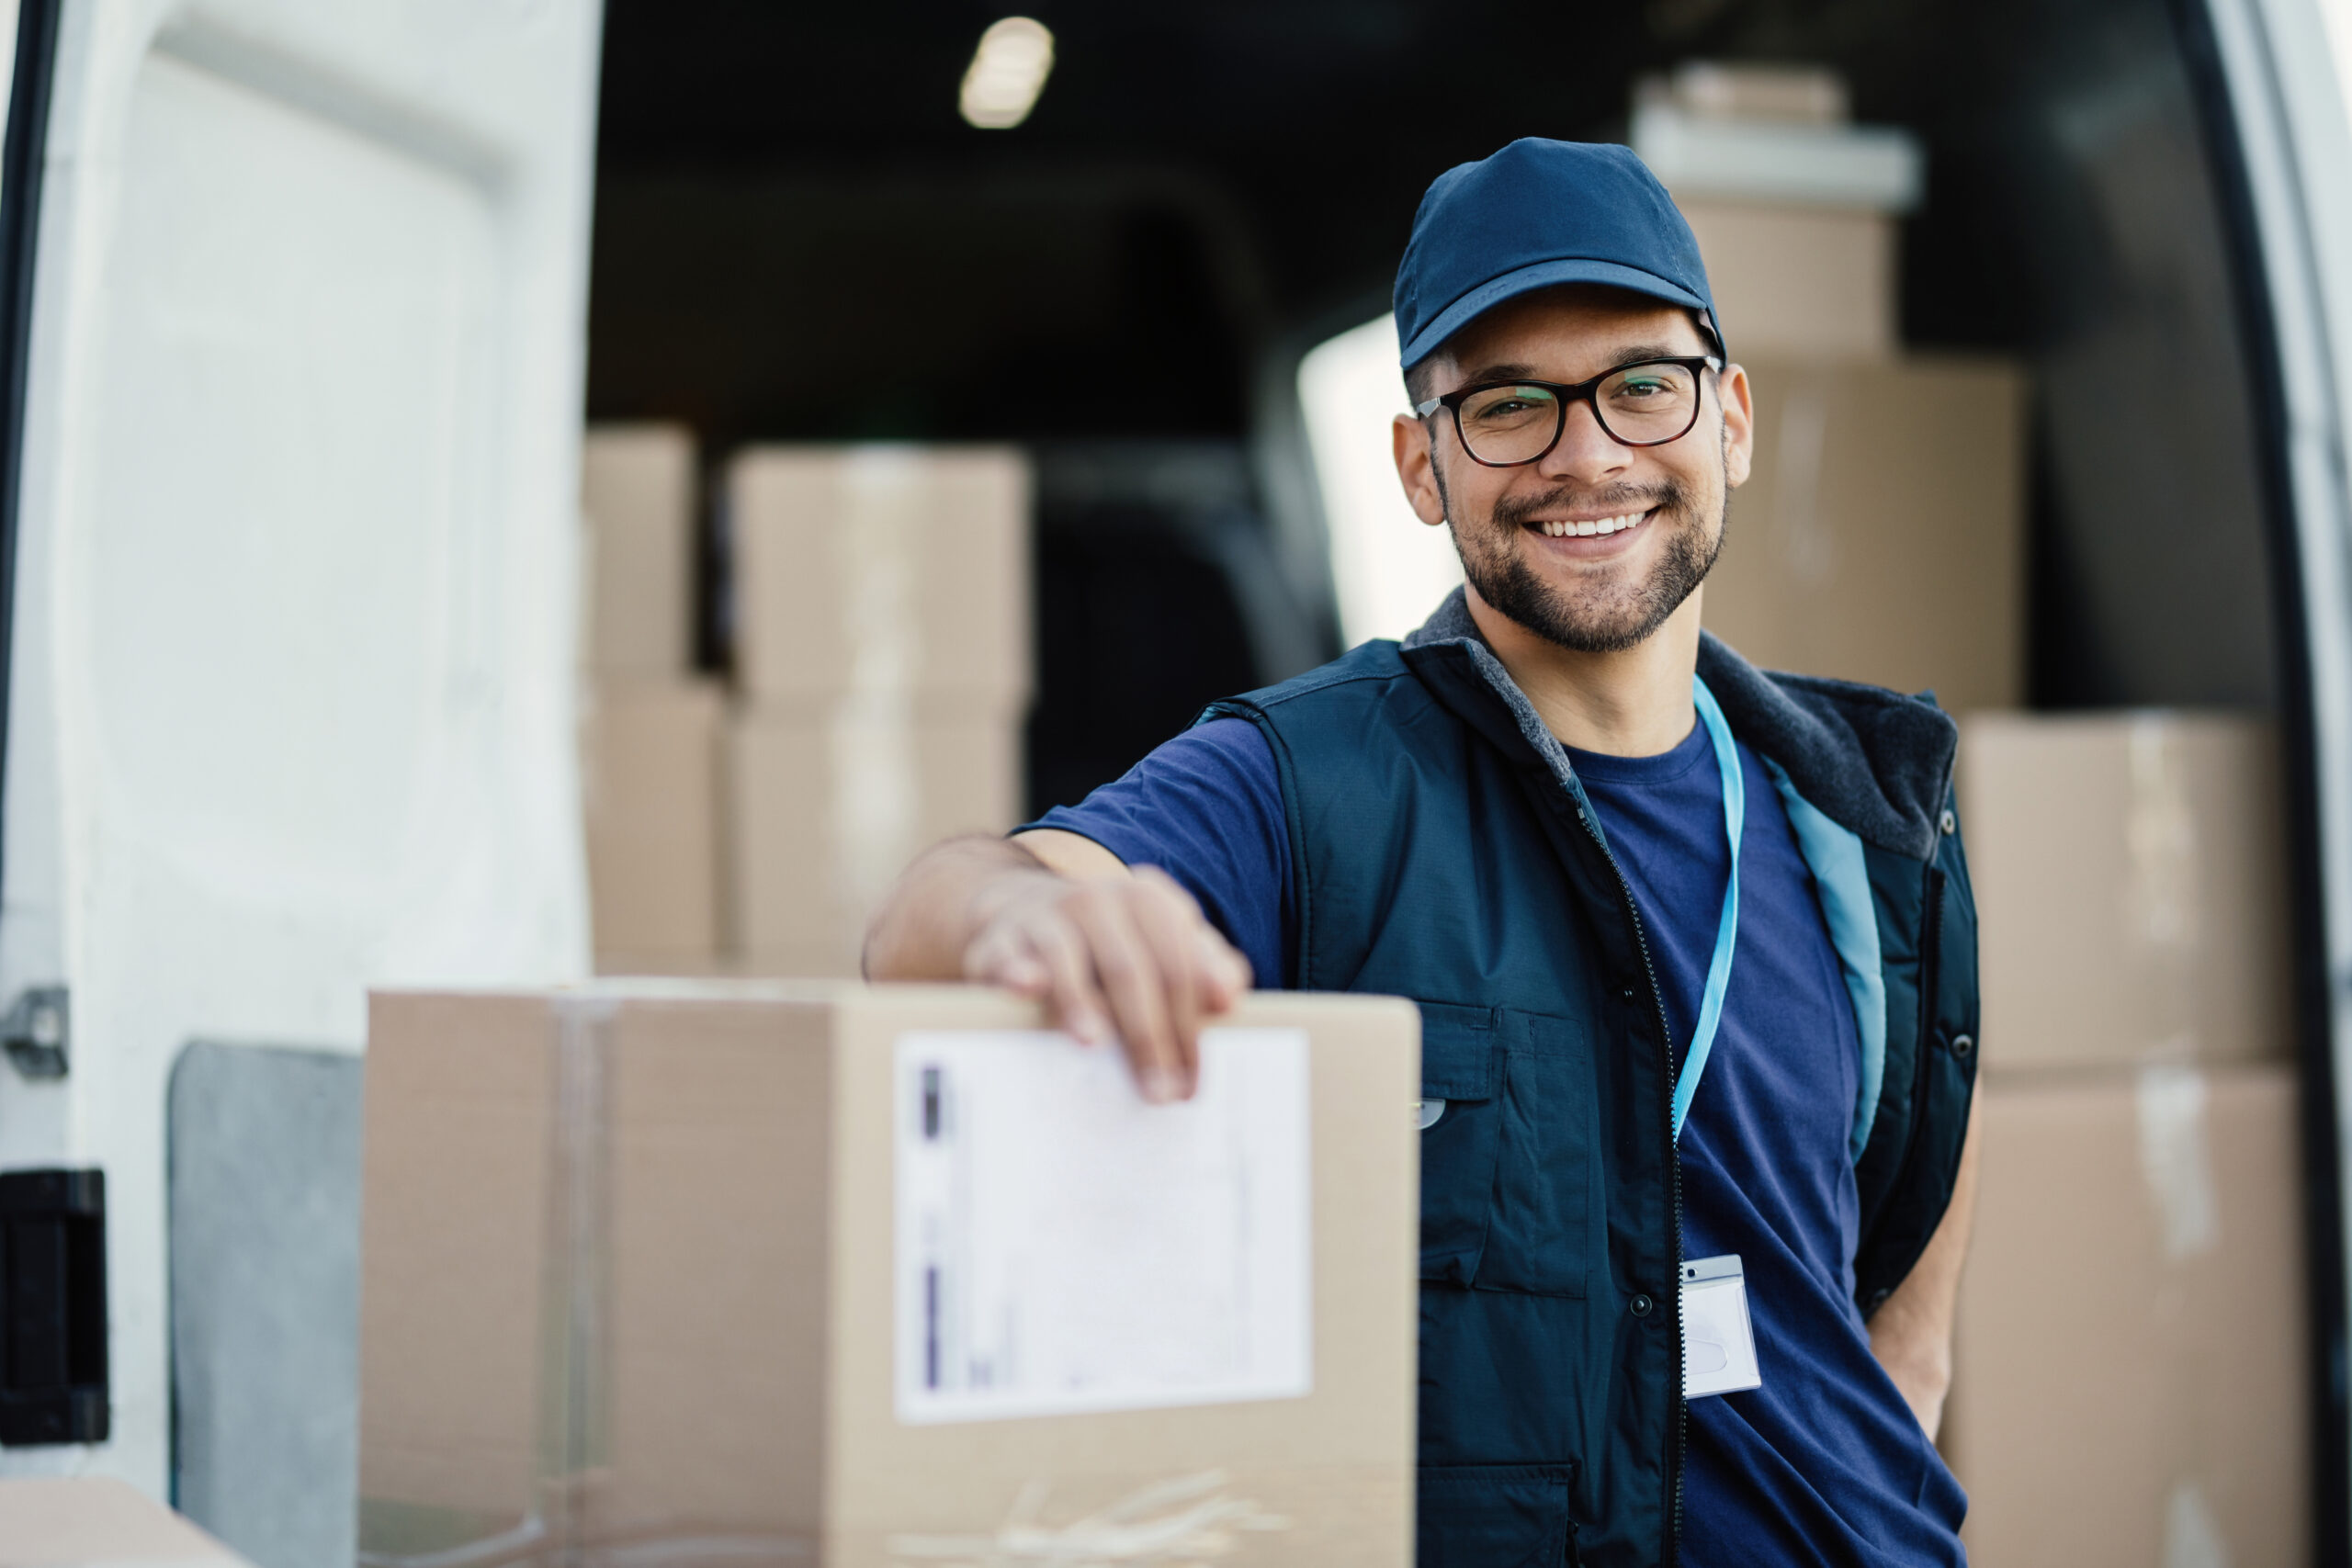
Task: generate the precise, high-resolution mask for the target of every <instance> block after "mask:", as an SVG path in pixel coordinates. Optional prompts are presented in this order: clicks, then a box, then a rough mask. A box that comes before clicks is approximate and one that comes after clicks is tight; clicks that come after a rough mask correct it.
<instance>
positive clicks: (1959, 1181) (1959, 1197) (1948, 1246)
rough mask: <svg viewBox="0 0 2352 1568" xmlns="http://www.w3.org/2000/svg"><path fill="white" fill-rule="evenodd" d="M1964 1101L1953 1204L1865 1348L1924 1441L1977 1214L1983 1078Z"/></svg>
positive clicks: (1944, 1381) (1874, 1321) (1939, 1411)
mask: <svg viewBox="0 0 2352 1568" xmlns="http://www.w3.org/2000/svg"><path fill="white" fill-rule="evenodd" d="M1977 1089H1978V1093H1977V1095H1976V1097H1975V1100H1974V1101H1973V1103H1972V1104H1971V1105H1970V1106H1969V1108H1968V1132H1967V1133H1966V1134H1965V1136H1964V1141H1963V1142H1962V1145H1961V1150H1960V1169H1959V1171H1958V1172H1957V1173H1956V1174H1955V1175H1954V1177H1953V1179H1952V1188H1951V1206H1950V1207H1948V1208H1947V1209H1945V1210H1944V1217H1943V1219H1942V1221H1941V1222H1940V1223H1939V1224H1937V1226H1936V1234H1935V1235H1932V1236H1930V1237H1928V1247H1927V1250H1926V1251H1924V1252H1922V1253H1920V1254H1919V1261H1918V1262H1917V1263H1915V1264H1913V1265H1912V1266H1911V1272H1910V1273H1909V1274H1908V1275H1907V1276H1905V1279H1904V1281H1903V1283H1901V1284H1900V1285H1897V1286H1896V1287H1895V1288H1894V1294H1893V1295H1891V1296H1889V1297H1887V1298H1886V1300H1885V1301H1884V1302H1883V1303H1881V1305H1880V1307H1879V1309H1878V1311H1877V1312H1875V1313H1873V1314H1871V1324H1870V1328H1871V1354H1872V1355H1874V1356H1876V1357H1877V1358H1878V1364H1879V1365H1880V1366H1882V1367H1884V1368H1885V1369H1886V1375H1887V1376H1888V1377H1890V1378H1893V1379H1894V1386H1895V1387H1896V1388H1898V1389H1901V1390H1902V1391H1903V1397H1904V1399H1905V1402H1907V1403H1908V1404H1910V1406H1911V1413H1912V1414H1913V1415H1915V1416H1917V1417H1918V1418H1919V1426H1920V1427H1921V1429H1922V1430H1924V1431H1925V1432H1926V1433H1927V1434H1928V1440H1929V1441H1931V1442H1932V1441H1933V1440H1934V1439H1935V1436H1936V1428H1937V1427H1940V1426H1941V1425H1942V1424H1943V1418H1944V1395H1945V1394H1946V1393H1950V1392H1951V1318H1952V1308H1953V1306H1954V1305H1955V1304H1956V1303H1957V1302H1958V1300H1959V1297H1960V1270H1961V1266H1962V1264H1963V1263H1965V1262H1966V1261H1967V1258H1968V1233H1969V1227H1970V1226H1971V1225H1972V1224H1973V1223H1974V1221H1975V1217H1976V1145H1977V1121H1978V1113H1979V1112H1980V1111H1982V1110H1983V1109H1984V1105H1985V1096H1984V1093H1983V1089H1984V1085H1983V1084H1982V1083H1981V1082H1980V1083H1979V1084H1978V1086H1977Z"/></svg>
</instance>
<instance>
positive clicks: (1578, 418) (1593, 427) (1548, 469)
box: [1536, 398, 1634, 485]
mask: <svg viewBox="0 0 2352 1568" xmlns="http://www.w3.org/2000/svg"><path fill="white" fill-rule="evenodd" d="M1633 451H1634V449H1633V448H1632V447H1630V446H1620V445H1619V444H1618V443H1617V442H1616V441H1614V440H1613V439H1611V436H1610V434H1609V433H1608V432H1607V431H1605V430H1603V429H1601V428H1600V416H1599V415H1598V414H1596V413H1595V412H1593V408H1592V404H1591V402H1590V401H1589V400H1587V399H1582V398H1579V399H1578V400H1576V401H1575V402H1573V403H1570V404H1569V405H1568V420H1567V426H1566V429H1564V430H1562V431H1561V432H1560V439H1559V442H1558V443H1557V444H1556V445H1555V446H1553V448H1552V450H1551V451H1549V452H1547V453H1545V454H1544V457H1543V458H1542V459H1541V460H1540V461H1539V462H1538V463H1537V464H1536V471H1537V472H1539V473H1541V474H1542V475H1543V476H1544V478H1545V479H1568V480H1573V481H1575V482H1576V483H1578V484H1587V485H1592V484H1601V483H1605V482H1607V481H1609V480H1611V479H1617V478H1619V477H1620V476H1622V475H1623V473H1624V472H1625V470H1626V469H1627V468H1629V467H1631V466H1632V463H1633Z"/></svg>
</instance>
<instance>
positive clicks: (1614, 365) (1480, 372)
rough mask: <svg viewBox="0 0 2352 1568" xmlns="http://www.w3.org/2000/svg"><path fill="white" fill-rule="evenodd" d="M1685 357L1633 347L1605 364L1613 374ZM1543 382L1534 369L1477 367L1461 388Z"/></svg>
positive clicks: (1665, 348) (1651, 346)
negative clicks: (1502, 382)
mask: <svg viewBox="0 0 2352 1568" xmlns="http://www.w3.org/2000/svg"><path fill="white" fill-rule="evenodd" d="M1687 357H1689V356H1688V355H1683V354H1681V353H1679V352H1678V351H1677V350H1676V349H1674V348H1672V347H1670V346H1669V345H1668V344H1658V343H1634V344H1625V345H1623V347H1621V348H1618V349H1617V350H1615V351H1614V352H1613V353H1611V355H1610V356H1609V358H1608V359H1607V361H1606V362H1605V363H1606V364H1607V366H1608V367H1609V369H1610V370H1615V369H1618V368H1621V367H1624V366H1627V365H1640V364H1643V363H1645V362H1646V361H1648V360H1652V359H1682V358H1687ZM1606 373H1607V372H1606V371H1604V372H1603V374H1604V375H1605V374H1606ZM1543 379H1544V376H1543V375H1542V373H1541V372H1539V371H1538V370H1537V369H1536V367H1534V366H1532V365H1521V364H1517V363H1510V364H1503V365H1481V366H1479V367H1477V368H1476V369H1474V370H1471V371H1469V372H1467V373H1466V374H1464V377H1463V378H1462V384H1463V385H1464V386H1465V387H1484V386H1488V385H1491V384H1492V383H1494V382H1497V381H1541V380H1543Z"/></svg>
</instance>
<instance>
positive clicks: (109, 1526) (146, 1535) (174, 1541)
mask: <svg viewBox="0 0 2352 1568" xmlns="http://www.w3.org/2000/svg"><path fill="white" fill-rule="evenodd" d="M130 1562H138V1563H145V1564H153V1565H154V1568H168V1565H170V1564H174V1563H185V1564H187V1565H189V1568H196V1565H198V1564H201V1565H202V1568H239V1565H240V1564H244V1568H251V1565H250V1564H245V1560H244V1559H243V1558H242V1557H240V1556H238V1555H237V1554H236V1553H235V1552H233V1551H230V1550H229V1549H228V1548H227V1547H225V1546H222V1545H221V1544H220V1542H219V1541H217V1540H213V1539H212V1538H211V1537H210V1536H209V1535H207V1534H205V1533H204V1532H203V1531H202V1530H200V1529H197V1528H196V1527H195V1526H194V1525H192V1524H190V1523H188V1522H187V1520H186V1519H184V1518H182V1517H180V1516H179V1515H177V1514H175V1513H174V1512H172V1511H171V1510H170V1509H169V1508H166V1507H165V1506H163V1505H162V1504H161V1503H158V1502H156V1501H154V1500H153V1498H151V1497H149V1496H148V1495H146V1494H145V1493H143V1492H141V1491H140V1490H139V1489H138V1488H136V1487H134V1486H132V1485H130V1483H127V1482H121V1481H115V1480H111V1479H106V1478H100V1477H96V1476H88V1477H74V1478H72V1479H62V1478H41V1479H24V1480H7V1481H0V1568H108V1565H110V1564H119V1563H130Z"/></svg>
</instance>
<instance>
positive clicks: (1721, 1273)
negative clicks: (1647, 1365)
mask: <svg viewBox="0 0 2352 1568" xmlns="http://www.w3.org/2000/svg"><path fill="white" fill-rule="evenodd" d="M1763 1386H1764V1371H1763V1369H1762V1368H1760V1367H1758V1365H1757V1363H1756V1330H1755V1326H1754V1325H1752V1324H1750V1323H1749V1322H1748V1320H1747V1276H1746V1275H1745V1274H1743V1273H1741V1272H1740V1268H1739V1258H1738V1255H1737V1254H1736V1253H1729V1252H1726V1253H1724V1255H1723V1256H1722V1257H1721V1258H1693V1259H1691V1261H1689V1262H1686V1263H1684V1264H1683V1265H1682V1397H1683V1398H1685V1399H1701V1398H1703V1397H1705V1396H1706V1395H1708V1394H1711V1393H1739V1392H1740V1391H1741V1390H1742V1389H1750V1388H1762V1387H1763Z"/></svg>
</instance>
